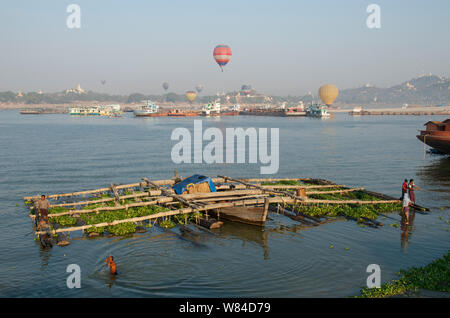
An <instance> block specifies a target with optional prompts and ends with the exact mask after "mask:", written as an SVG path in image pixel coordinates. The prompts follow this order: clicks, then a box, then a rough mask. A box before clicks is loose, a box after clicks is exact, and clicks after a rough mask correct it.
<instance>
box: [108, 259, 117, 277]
mask: <svg viewBox="0 0 450 318" xmlns="http://www.w3.org/2000/svg"><path fill="white" fill-rule="evenodd" d="M105 263H106V266H108V267H109V271H110V272H111V274H112V275H117V265H116V262H114V257H113V256H112V255H110V256H109V257H107V258H106V259H105Z"/></svg>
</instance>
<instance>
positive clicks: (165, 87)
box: [162, 82, 169, 91]
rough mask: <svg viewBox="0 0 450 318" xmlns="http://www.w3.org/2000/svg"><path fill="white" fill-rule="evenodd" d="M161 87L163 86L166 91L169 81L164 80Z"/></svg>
mask: <svg viewBox="0 0 450 318" xmlns="http://www.w3.org/2000/svg"><path fill="white" fill-rule="evenodd" d="M162 87H163V88H164V90H165V91H167V90H168V89H169V83H167V82H164V83H163V84H162Z"/></svg>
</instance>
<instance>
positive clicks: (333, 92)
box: [319, 84, 339, 106]
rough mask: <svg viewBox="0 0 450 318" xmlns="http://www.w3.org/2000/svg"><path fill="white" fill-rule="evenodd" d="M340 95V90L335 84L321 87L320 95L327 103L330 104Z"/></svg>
mask: <svg viewBox="0 0 450 318" xmlns="http://www.w3.org/2000/svg"><path fill="white" fill-rule="evenodd" d="M338 95H339V90H338V88H337V87H336V86H334V85H333V84H326V85H323V86H321V87H320V88H319V97H320V99H321V100H322V102H324V104H325V105H327V106H330V105H331V104H333V102H334V101H335V100H336V98H337V97H338Z"/></svg>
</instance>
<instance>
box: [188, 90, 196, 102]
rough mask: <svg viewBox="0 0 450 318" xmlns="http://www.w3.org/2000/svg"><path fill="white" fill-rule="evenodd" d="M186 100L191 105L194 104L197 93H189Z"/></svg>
mask: <svg viewBox="0 0 450 318" xmlns="http://www.w3.org/2000/svg"><path fill="white" fill-rule="evenodd" d="M186 98H187V100H188V101H189V102H190V103H192V102H193V101H194V100H195V99H196V98H197V93H196V92H195V91H187V92H186Z"/></svg>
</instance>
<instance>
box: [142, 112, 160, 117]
mask: <svg viewBox="0 0 450 318" xmlns="http://www.w3.org/2000/svg"><path fill="white" fill-rule="evenodd" d="M134 115H135V116H136V117H161V116H167V113H139V112H135V113H134Z"/></svg>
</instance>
